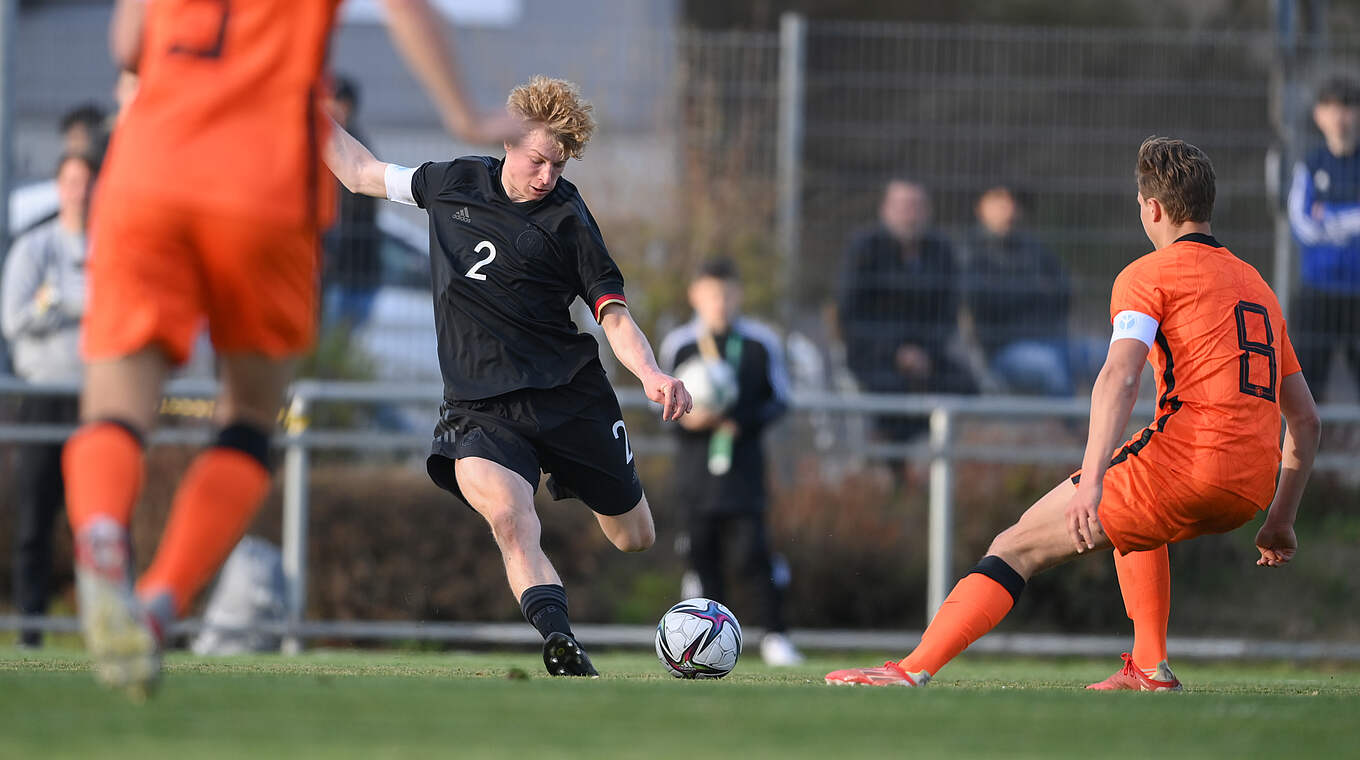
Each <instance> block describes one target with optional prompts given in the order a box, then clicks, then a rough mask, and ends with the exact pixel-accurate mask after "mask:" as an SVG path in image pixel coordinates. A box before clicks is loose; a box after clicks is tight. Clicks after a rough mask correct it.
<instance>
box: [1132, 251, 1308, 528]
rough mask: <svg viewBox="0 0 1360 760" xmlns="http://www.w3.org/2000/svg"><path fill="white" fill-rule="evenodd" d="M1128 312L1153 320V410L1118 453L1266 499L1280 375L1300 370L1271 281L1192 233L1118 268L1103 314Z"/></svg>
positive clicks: (1276, 444) (1271, 482) (1276, 457)
mask: <svg viewBox="0 0 1360 760" xmlns="http://www.w3.org/2000/svg"><path fill="white" fill-rule="evenodd" d="M1126 310H1127V311H1136V312H1140V313H1142V314H1146V315H1147V316H1149V317H1152V318H1153V319H1155V320H1157V323H1158V327H1157V333H1156V339H1155V343H1156V345H1155V346H1153V348H1152V350H1151V351H1150V352H1149V354H1148V361H1149V362H1150V363H1151V364H1152V366H1153V369H1154V370H1155V371H1156V375H1157V396H1158V418H1157V420H1156V421H1155V422H1153V423H1152V424H1151V425H1149V426H1148V427H1147V428H1146V429H1145V430H1144V431H1143V432H1142V434H1141V435H1139V436H1137V437H1135V438H1134V440H1133V441H1131V442H1130V443H1129V445H1128V446H1125V447H1124V451H1126V452H1127V453H1128V454H1133V455H1136V456H1138V457H1139V458H1140V459H1147V460H1149V461H1153V462H1157V463H1159V464H1162V465H1165V466H1166V467H1167V468H1168V469H1170V470H1172V471H1175V472H1179V473H1181V474H1183V475H1186V476H1188V477H1191V478H1194V479H1196V480H1199V481H1201V482H1204V483H1208V484H1212V485H1214V486H1216V487H1218V488H1222V489H1224V490H1226V491H1229V492H1232V493H1235V494H1238V495H1240V496H1243V497H1245V498H1247V499H1249V500H1250V501H1252V502H1253V503H1255V504H1256V505H1258V506H1259V507H1262V508H1264V507H1265V506H1267V505H1269V504H1270V500H1271V498H1272V496H1273V494H1274V490H1275V476H1276V473H1277V470H1278V468H1279V462H1280V432H1281V420H1280V406H1279V401H1278V400H1277V399H1278V394H1279V388H1280V380H1281V379H1282V378H1283V377H1284V376H1286V375H1289V374H1292V373H1294V372H1298V371H1299V361H1298V358H1297V357H1296V356H1295V355H1294V348H1293V346H1292V345H1291V344H1290V342H1289V335H1288V333H1287V332H1286V330H1285V321H1284V316H1283V314H1282V313H1281V311H1280V303H1279V300H1278V299H1277V298H1276V297H1275V293H1274V292H1273V291H1271V289H1270V286H1268V285H1266V283H1265V280H1263V279H1261V275H1260V274H1259V273H1257V271H1256V269H1255V268H1253V267H1252V266H1251V265H1249V264H1247V263H1246V262H1244V261H1242V260H1241V259H1239V258H1237V257H1236V256H1234V255H1233V254H1232V253H1231V252H1230V251H1229V250H1228V249H1227V248H1224V247H1222V245H1220V244H1219V243H1218V242H1217V241H1216V240H1214V239H1213V238H1212V237H1210V236H1208V235H1202V234H1197V233H1195V234H1190V235H1185V236H1183V237H1181V238H1180V239H1178V240H1177V241H1176V242H1174V243H1172V244H1171V245H1168V246H1166V247H1165V248H1161V249H1158V250H1156V251H1153V252H1152V253H1149V254H1147V255H1146V256H1143V257H1142V258H1139V259H1138V260H1136V261H1134V262H1133V263H1132V264H1130V265H1129V266H1127V267H1125V269H1124V271H1123V272H1121V273H1120V274H1119V277H1118V278H1116V279H1115V283H1114V291H1113V293H1112V295H1111V297H1110V317H1111V320H1113V319H1114V318H1115V317H1116V316H1117V315H1118V314H1120V312H1123V311H1126ZM1153 439H1156V445H1148V444H1149V443H1150V442H1151V441H1152V440H1153ZM1116 458H1118V456H1117V457H1116Z"/></svg>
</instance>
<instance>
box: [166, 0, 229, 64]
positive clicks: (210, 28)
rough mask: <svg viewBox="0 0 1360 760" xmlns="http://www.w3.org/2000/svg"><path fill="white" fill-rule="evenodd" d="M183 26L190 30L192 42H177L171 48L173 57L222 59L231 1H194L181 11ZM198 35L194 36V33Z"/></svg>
mask: <svg viewBox="0 0 1360 760" xmlns="http://www.w3.org/2000/svg"><path fill="white" fill-rule="evenodd" d="M181 14H182V15H183V17H184V23H183V24H182V26H187V27H189V29H190V32H191V34H190V36H191V37H197V39H195V40H194V41H192V42H189V41H187V40H183V39H181V40H177V41H176V42H175V43H174V44H172V45H171V46H170V54H171V55H188V56H193V57H194V58H221V57H222V43H224V42H226V39H227V17H228V16H230V15H231V2H230V0H194V1H193V2H192V3H190V4H188V5H186V6H185V8H184V9H183V10H182V11H181ZM195 31H196V32H198V34H192V32H195Z"/></svg>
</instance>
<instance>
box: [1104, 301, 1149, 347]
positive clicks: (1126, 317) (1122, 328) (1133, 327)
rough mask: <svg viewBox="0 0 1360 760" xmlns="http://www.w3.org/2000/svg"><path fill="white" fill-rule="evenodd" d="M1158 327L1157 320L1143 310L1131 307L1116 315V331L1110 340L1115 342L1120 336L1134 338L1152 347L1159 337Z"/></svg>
mask: <svg viewBox="0 0 1360 760" xmlns="http://www.w3.org/2000/svg"><path fill="white" fill-rule="evenodd" d="M1158 327H1159V325H1158V323H1157V320H1155V319H1153V318H1152V317H1149V316H1148V315H1146V314H1144V313H1143V312H1141V311H1133V310H1131V309H1129V310H1125V311H1121V312H1119V313H1118V314H1116V315H1114V332H1113V333H1112V334H1111V335H1110V342H1111V343H1113V342H1115V341H1117V340H1119V339H1120V338H1133V339H1134V340H1141V341H1142V342H1143V343H1144V344H1146V345H1147V347H1148V348H1152V341H1154V340H1156V338H1157V328H1158Z"/></svg>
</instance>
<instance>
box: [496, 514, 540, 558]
mask: <svg viewBox="0 0 1360 760" xmlns="http://www.w3.org/2000/svg"><path fill="white" fill-rule="evenodd" d="M486 521H487V523H488V524H489V525H490V526H491V533H492V535H493V536H495V537H496V543H497V544H498V545H500V547H501V548H502V549H519V548H521V547H522V546H524V545H525V543H526V542H530V543H533V544H535V545H536V544H537V543H538V534H539V530H538V522H537V520H535V519H534V518H533V516H532V515H523V514H520V513H518V512H517V511H515V510H513V509H504V510H499V511H497V512H494V513H491V514H488V515H486Z"/></svg>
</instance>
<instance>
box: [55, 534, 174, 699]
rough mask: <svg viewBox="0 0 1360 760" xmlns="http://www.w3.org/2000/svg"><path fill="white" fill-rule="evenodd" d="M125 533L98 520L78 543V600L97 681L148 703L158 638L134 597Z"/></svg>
mask: <svg viewBox="0 0 1360 760" xmlns="http://www.w3.org/2000/svg"><path fill="white" fill-rule="evenodd" d="M128 554H129V552H128V538H127V532H126V531H125V530H124V529H123V528H122V527H121V526H119V525H117V524H116V523H114V522H113V521H111V520H106V519H101V520H96V521H95V522H94V523H92V524H91V525H90V526H88V527H87V528H86V529H85V530H84V531H83V532H82V534H81V535H80V536H78V537H77V538H76V566H75V570H76V598H77V603H78V604H79V606H80V628H81V632H82V633H83V634H84V636H85V647H86V649H87V650H88V651H89V653H90V657H91V659H93V660H94V673H95V678H96V679H97V680H98V681H99V682H100V683H102V684H104V685H105V686H108V687H110V688H114V689H121V690H124V691H126V692H127V693H128V694H129V696H131V697H132V698H133V699H136V700H143V699H146V697H148V696H149V695H150V694H151V692H152V690H153V689H154V688H155V685H156V681H157V679H158V678H159V677H160V671H161V646H160V635H159V631H158V630H157V626H156V624H155V622H154V621H153V620H152V619H151V618H150V616H149V615H147V613H146V611H145V610H144V609H143V608H142V605H141V604H140V603H139V602H138V601H137V597H136V595H135V594H134V593H133V591H132V585H131V582H130V578H129V572H128V568H129V565H130V562H129V556H128Z"/></svg>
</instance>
